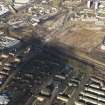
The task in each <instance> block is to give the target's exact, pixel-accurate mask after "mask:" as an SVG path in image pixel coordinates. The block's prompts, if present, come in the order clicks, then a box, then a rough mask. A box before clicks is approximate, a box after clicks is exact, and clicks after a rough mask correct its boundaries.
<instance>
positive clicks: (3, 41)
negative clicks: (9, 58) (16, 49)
mask: <svg viewBox="0 0 105 105" xmlns="http://www.w3.org/2000/svg"><path fill="white" fill-rule="evenodd" d="M19 42H20V41H19V40H17V39H14V38H12V37H8V36H0V49H5V48H9V47H12V46H14V45H17V44H18V43H19Z"/></svg>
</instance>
